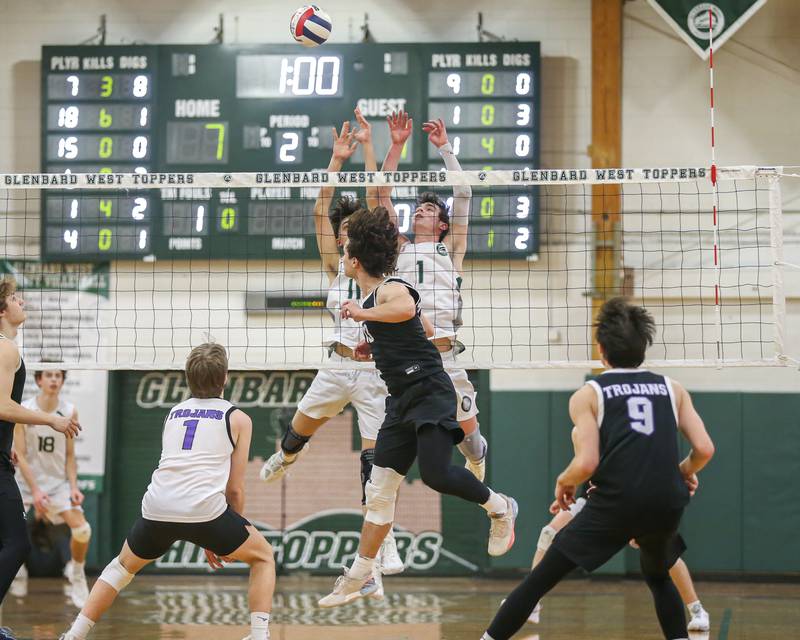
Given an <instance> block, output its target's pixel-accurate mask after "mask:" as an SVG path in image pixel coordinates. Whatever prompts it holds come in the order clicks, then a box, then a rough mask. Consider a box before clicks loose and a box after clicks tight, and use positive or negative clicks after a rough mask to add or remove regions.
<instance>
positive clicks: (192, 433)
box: [61, 343, 275, 640]
mask: <svg viewBox="0 0 800 640" xmlns="http://www.w3.org/2000/svg"><path fill="white" fill-rule="evenodd" d="M227 378H228V357H227V355H226V353H225V349H224V347H222V346H221V345H219V344H213V343H207V344H203V345H200V346H199V347H196V348H195V349H193V350H192V352H191V353H190V354H189V357H188V358H187V360H186V381H187V383H188V386H189V390H190V391H191V394H192V397H191V398H189V399H188V400H185V401H184V402H181V403H180V404H178V405H176V406H174V407H173V408H172V409H171V410H170V411H169V413H168V414H167V416H166V418H165V420H164V431H163V434H162V449H161V460H160V462H159V463H158V468H157V469H156V470H155V471H154V472H153V477H152V479H151V481H150V486H148V487H147V493H145V495H144V498H143V499H142V517H141V518H139V519H138V520H137V521H136V522H135V523H134V525H133V527H132V528H131V530H130V533H129V534H128V538H127V540H126V541H125V543H124V544H123V545H122V550H121V551H120V553H119V555H118V556H117V557H116V558H114V559H113V560H112V561H111V562H110V563H109V564H108V566H106V568H105V569H103V573H102V574H100V577H99V578H98V579H97V581H96V582H95V584H94V587H93V588H92V592H91V593H90V594H89V600H88V601H87V602H86V606H84V607H83V610H82V611H81V612H80V614H79V615H78V617H77V619H76V620H75V622H73V624H72V627H71V628H70V630H69V631H67V632H66V633H65V634H63V635H62V636H61V639H62V640H84V639H85V638H86V636H87V635H88V634H89V632H90V630H91V629H92V627H93V626H94V625H95V623H96V622H97V621H98V620H99V619H100V617H101V616H102V615H103V613H105V612H106V611H107V610H108V609H109V608H110V607H111V605H112V604H113V603H114V600H115V599H116V597H117V595H118V594H119V592H120V591H122V590H123V589H124V588H125V587H126V586H127V585H128V584H129V583H130V582H131V580H133V578H134V576H135V575H136V573H138V572H139V571H140V570H141V569H143V568H144V567H145V566H147V565H148V564H150V563H151V562H153V561H154V560H157V559H158V558H160V557H161V556H162V555H164V554H165V553H166V552H167V550H168V549H169V548H170V547H171V546H172V545H173V543H175V542H176V541H178V540H185V541H187V542H191V543H193V544H196V545H198V546H199V547H202V548H204V549H205V550H206V557H207V559H208V562H209V564H210V565H211V566H212V567H214V568H219V567H221V566H222V563H223V562H232V561H237V560H238V561H240V562H245V563H247V564H249V565H250V589H249V593H248V596H249V602H250V635H249V636H247V638H246V640H269V618H270V611H271V610H272V593H273V591H274V589H275V562H274V559H273V556H272V548H271V547H270V545H269V543H268V542H267V541H266V539H265V538H264V536H263V535H262V534H260V533H259V532H258V530H257V529H256V528H255V527H254V526H252V525H251V524H250V523H249V522H248V521H247V520H245V519H244V518H243V517H242V516H241V515H240V513H241V512H242V510H243V508H244V497H245V496H244V476H245V469H246V467H247V459H248V455H249V452H250V440H251V437H252V430H253V423H252V421H251V420H250V418H249V417H248V416H247V415H246V414H245V413H244V412H243V411H241V410H239V409H237V408H236V407H235V406H233V405H232V404H231V403H230V402H228V401H227V400H224V399H223V398H222V391H223V389H224V388H225V384H226V382H227Z"/></svg>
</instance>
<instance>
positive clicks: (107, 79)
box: [100, 76, 114, 98]
mask: <svg viewBox="0 0 800 640" xmlns="http://www.w3.org/2000/svg"><path fill="white" fill-rule="evenodd" d="M112 93H114V78H112V77H111V76H103V77H102V79H101V80H100V97H101V98H108V97H110V96H111V94H112Z"/></svg>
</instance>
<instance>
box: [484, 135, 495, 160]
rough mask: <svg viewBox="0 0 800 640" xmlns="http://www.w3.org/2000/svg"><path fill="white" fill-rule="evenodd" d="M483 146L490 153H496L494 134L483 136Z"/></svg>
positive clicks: (491, 154)
mask: <svg viewBox="0 0 800 640" xmlns="http://www.w3.org/2000/svg"><path fill="white" fill-rule="evenodd" d="M481 146H482V147H483V148H484V149H486V152H487V153H488V154H489V155H490V156H493V155H494V136H481Z"/></svg>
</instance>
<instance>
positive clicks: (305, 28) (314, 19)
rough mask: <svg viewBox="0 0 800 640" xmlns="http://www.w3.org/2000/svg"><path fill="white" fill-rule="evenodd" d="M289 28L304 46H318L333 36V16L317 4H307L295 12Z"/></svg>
mask: <svg viewBox="0 0 800 640" xmlns="http://www.w3.org/2000/svg"><path fill="white" fill-rule="evenodd" d="M289 30H290V31H291V32H292V37H293V38H294V39H295V40H297V42H299V43H300V44H302V45H303V46H304V47H316V46H319V45H321V44H322V43H324V42H325V41H326V40H327V39H328V38H330V37H331V17H330V16H329V15H328V14H327V13H325V12H324V11H323V10H322V9H320V8H319V7H318V6H317V5H315V4H307V5H305V6H303V7H300V8H299V9H298V10H297V11H295V12H294V15H293V16H292V21H291V22H290V23H289Z"/></svg>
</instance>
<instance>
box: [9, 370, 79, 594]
mask: <svg viewBox="0 0 800 640" xmlns="http://www.w3.org/2000/svg"><path fill="white" fill-rule="evenodd" d="M66 376H67V372H66V371H61V370H50V371H36V372H35V373H34V379H35V380H36V384H37V385H38V387H39V393H38V394H37V395H36V396H34V397H33V398H29V399H28V400H26V401H25V402H23V403H22V405H23V406H24V407H27V408H28V409H32V410H34V411H43V412H45V413H51V414H57V415H60V416H63V417H65V418H71V419H73V420H75V421H76V422H77V420H78V412H77V410H76V409H75V407H73V406H72V405H71V404H70V403H69V402H67V401H66V400H63V399H62V398H61V397H60V393H61V390H62V388H63V386H64V381H65V379H66ZM14 450H15V451H16V452H17V459H18V461H19V462H18V468H17V474H16V475H17V484H18V485H19V490H20V494H21V495H22V502H23V504H24V505H25V510H26V511H27V510H29V509H30V507H31V505H33V507H34V509H35V510H36V516H37V517H38V518H44V519H46V520H48V521H49V522H51V523H52V524H62V523H65V524H66V525H67V526H68V527H69V529H70V553H71V556H72V559H71V560H70V562H69V563H68V564H67V566H66V568H65V569H64V575H65V576H66V578H67V580H69V582H70V597H71V599H72V603H73V604H74V605H75V606H76V607H78V608H80V607H82V606H83V605H84V604H85V603H86V598H88V597H89V587H88V585H87V583H86V574H85V572H84V566H85V563H86V553H87V551H88V550H89V540H90V539H91V537H92V528H91V526H90V525H89V523H88V522H87V521H86V518H85V517H84V515H83V509H82V508H81V505H82V504H83V493H81V490H80V489H79V488H78V465H77V462H76V460H75V441H74V440H72V439H71V438H67V437H66V436H64V435H63V434H61V433H56V432H55V431H53V430H52V429H51V428H50V427H48V426H47V425H38V424H30V425H24V424H17V425H16V427H15V428H14ZM27 593H28V572H27V569H26V567H25V565H23V566H22V568H20V570H19V573H17V577H16V578H15V579H14V582H13V583H12V585H11V594H12V595H13V596H16V597H18V598H22V597H25V596H26V595H27Z"/></svg>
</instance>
